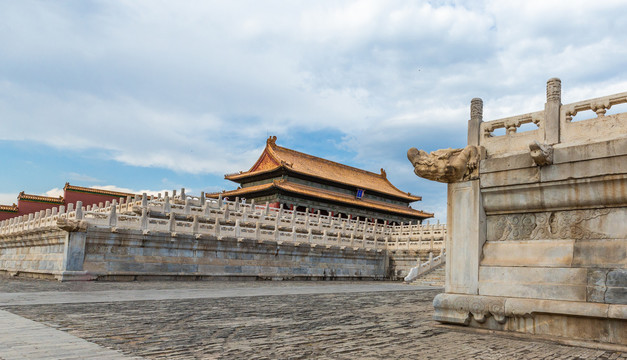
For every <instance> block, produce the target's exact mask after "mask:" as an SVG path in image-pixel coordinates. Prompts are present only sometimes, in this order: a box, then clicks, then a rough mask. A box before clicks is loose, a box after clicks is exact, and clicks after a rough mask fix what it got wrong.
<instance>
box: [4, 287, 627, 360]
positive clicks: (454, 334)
mask: <svg viewBox="0 0 627 360" xmlns="http://www.w3.org/2000/svg"><path fill="white" fill-rule="evenodd" d="M441 291H442V289H441V288H426V287H418V286H413V285H404V284H400V283H390V282H261V281H259V282H211V281H207V282H202V281H199V282H130V283H107V282H74V283H59V282H52V281H42V280H29V279H12V278H2V277H0V359H3V360H9V359H136V358H147V359H627V354H626V353H620V352H615V351H610V350H600V349H591V348H585V347H579V346H567V345H561V344H557V343H553V342H549V341H544V340H542V339H539V338H532V339H529V338H520V337H512V336H509V335H506V334H502V333H497V334H494V333H488V332H472V331H470V332H469V331H459V330H455V329H452V328H450V327H446V326H441V325H439V324H438V323H436V322H434V321H432V320H431V316H432V314H433V310H432V306H431V301H432V300H433V297H434V296H435V295H436V294H437V293H439V292H441Z"/></svg>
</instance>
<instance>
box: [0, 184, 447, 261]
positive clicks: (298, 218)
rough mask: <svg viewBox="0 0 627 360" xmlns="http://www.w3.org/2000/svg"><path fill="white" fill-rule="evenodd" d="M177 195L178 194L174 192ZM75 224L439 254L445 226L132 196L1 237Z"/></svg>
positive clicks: (9, 225)
mask: <svg viewBox="0 0 627 360" xmlns="http://www.w3.org/2000/svg"><path fill="white" fill-rule="evenodd" d="M173 194H176V192H173ZM67 220H74V221H80V222H81V223H82V224H83V227H85V226H93V227H99V228H110V229H111V231H112V232H115V231H117V229H127V230H142V231H143V232H144V233H146V234H148V233H157V232H170V233H173V234H178V233H180V234H193V235H195V236H196V237H198V238H199V237H202V236H203V235H213V236H216V237H237V238H252V239H257V240H259V241H263V240H275V241H281V242H293V243H312V244H318V245H337V246H349V247H353V248H367V249H382V250H383V249H387V250H413V251H418V250H430V251H432V250H437V251H439V250H441V249H443V248H444V243H445V242H444V239H445V236H446V225H445V224H439V223H438V224H431V225H430V224H428V223H427V224H424V225H422V224H401V225H387V224H378V223H374V222H371V221H368V220H360V219H359V218H357V219H342V218H339V217H330V216H326V215H321V214H319V213H308V212H307V213H306V212H296V211H292V210H285V209H276V208H271V207H269V206H268V204H265V205H256V204H254V203H247V202H245V201H241V200H239V199H236V200H235V201H227V200H223V199H217V200H216V199H208V198H205V196H204V194H201V196H199V197H195V196H189V195H186V194H185V192H184V189H183V190H182V191H181V193H180V194H179V195H173V197H170V196H169V194H168V193H165V196H163V197H161V196H159V197H154V198H149V197H148V196H147V195H146V194H143V195H142V196H137V197H135V198H130V197H128V198H126V199H124V198H120V200H119V201H113V202H111V203H109V202H107V203H105V204H102V203H100V204H92V205H87V206H83V204H82V203H80V202H77V203H76V205H74V204H69V206H68V209H67V210H66V209H65V207H64V206H61V207H59V208H54V209H52V210H48V211H43V210H42V211H40V212H38V213H35V214H29V215H28V216H21V217H16V218H12V219H8V220H3V221H1V222H0V238H3V237H8V236H11V235H15V234H19V233H23V232H28V231H38V230H45V229H52V228H57V227H58V222H59V221H61V222H63V221H67Z"/></svg>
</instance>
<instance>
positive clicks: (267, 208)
mask: <svg viewBox="0 0 627 360" xmlns="http://www.w3.org/2000/svg"><path fill="white" fill-rule="evenodd" d="M269 213H270V203H268V202H267V201H266V207H265V208H264V209H263V216H268V214H269Z"/></svg>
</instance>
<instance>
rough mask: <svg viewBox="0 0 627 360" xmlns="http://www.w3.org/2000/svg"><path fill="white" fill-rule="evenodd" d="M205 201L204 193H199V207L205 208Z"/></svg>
mask: <svg viewBox="0 0 627 360" xmlns="http://www.w3.org/2000/svg"><path fill="white" fill-rule="evenodd" d="M206 201H207V199H206V198H205V192H204V191H201V192H200V206H205V202H206Z"/></svg>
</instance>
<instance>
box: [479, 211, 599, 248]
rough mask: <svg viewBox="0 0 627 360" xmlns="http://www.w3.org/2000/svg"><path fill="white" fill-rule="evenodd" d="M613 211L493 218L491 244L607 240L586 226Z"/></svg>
mask: <svg viewBox="0 0 627 360" xmlns="http://www.w3.org/2000/svg"><path fill="white" fill-rule="evenodd" d="M610 211H611V209H593V210H573V211H557V212H543V213H535V214H513V215H497V216H494V217H492V216H491V217H490V218H491V219H489V220H488V221H489V226H488V240H490V241H504V240H538V239H575V240H581V239H607V238H609V236H608V235H607V234H604V233H601V232H596V231H593V230H591V229H590V228H588V227H587V226H586V224H585V222H586V221H587V220H591V219H594V218H597V217H600V216H604V215H607V214H609V213H610Z"/></svg>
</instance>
